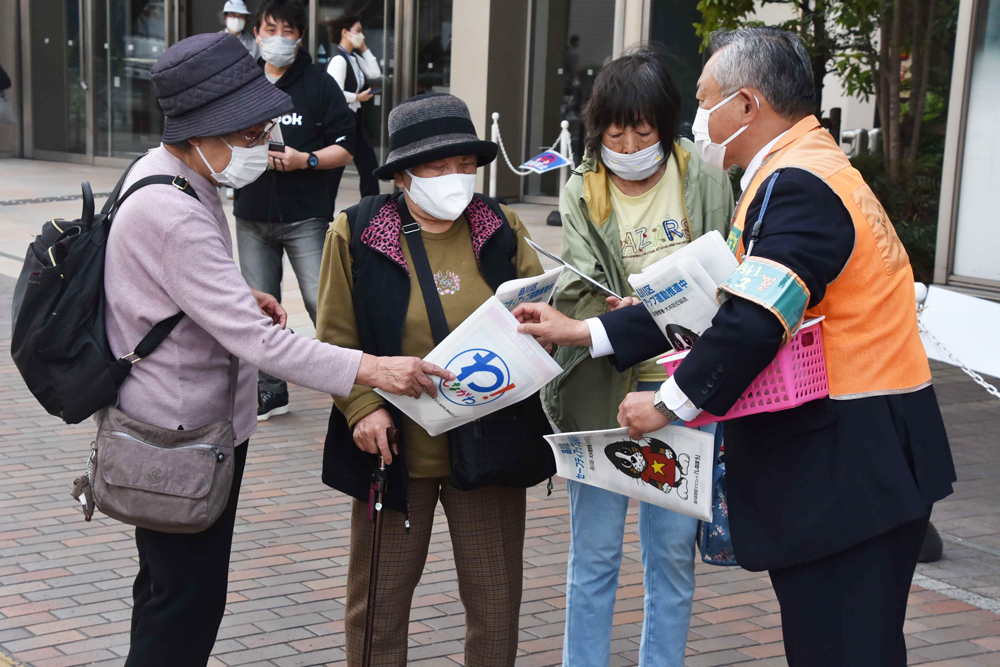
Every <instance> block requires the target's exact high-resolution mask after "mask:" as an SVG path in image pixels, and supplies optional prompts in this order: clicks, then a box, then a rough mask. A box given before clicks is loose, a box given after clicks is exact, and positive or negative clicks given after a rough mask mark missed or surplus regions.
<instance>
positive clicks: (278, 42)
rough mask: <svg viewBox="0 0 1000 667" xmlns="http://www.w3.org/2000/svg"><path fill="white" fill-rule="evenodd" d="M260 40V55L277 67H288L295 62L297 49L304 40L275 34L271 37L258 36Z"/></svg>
mask: <svg viewBox="0 0 1000 667" xmlns="http://www.w3.org/2000/svg"><path fill="white" fill-rule="evenodd" d="M257 41H259V42H260V55H261V57H262V58H264V60H265V62H268V63H270V64H272V65H274V66H275V67H288V66H289V65H291V64H292V63H293V62H295V50H296V49H297V48H298V46H299V44H301V43H302V40H301V39H300V40H298V41H292V40H291V39H289V38H288V37H282V36H281V35H273V36H271V37H263V38H260V37H258V38H257Z"/></svg>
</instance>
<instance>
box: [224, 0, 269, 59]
mask: <svg viewBox="0 0 1000 667" xmlns="http://www.w3.org/2000/svg"><path fill="white" fill-rule="evenodd" d="M219 18H220V19H221V20H222V24H223V25H224V26H226V27H225V28H223V29H222V30H221V31H220V32H228V33H229V34H231V35H234V36H235V37H236V38H237V39H239V40H240V43H241V44H243V46H245V47H246V49H247V51H249V52H250V55H251V56H253V59H254V60H257V59H258V58H260V47H259V46H257V38H256V37H254V34H253V26H252V25H250V24H251V23H252V22H251V21H250V10H249V9H247V3H245V2H244V1H243V0H226V5H225V6H224V7H223V8H222V11H221V12H219Z"/></svg>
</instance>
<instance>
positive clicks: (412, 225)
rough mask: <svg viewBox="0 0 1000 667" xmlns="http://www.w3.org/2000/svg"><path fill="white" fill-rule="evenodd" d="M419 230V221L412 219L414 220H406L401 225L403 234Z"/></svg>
mask: <svg viewBox="0 0 1000 667" xmlns="http://www.w3.org/2000/svg"><path fill="white" fill-rule="evenodd" d="M419 231H420V223H419V222H416V221H414V222H408V223H406V224H405V225H403V233H404V234H414V233H416V232H419Z"/></svg>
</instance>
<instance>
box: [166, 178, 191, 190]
mask: <svg viewBox="0 0 1000 667" xmlns="http://www.w3.org/2000/svg"><path fill="white" fill-rule="evenodd" d="M170 185H172V186H174V187H175V188H177V189H178V190H180V191H182V192H183V191H184V190H187V187H188V179H186V178H184V177H183V176H180V175H177V176H174V180H172V181H171V182H170Z"/></svg>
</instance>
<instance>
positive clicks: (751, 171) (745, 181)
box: [740, 130, 788, 192]
mask: <svg viewBox="0 0 1000 667" xmlns="http://www.w3.org/2000/svg"><path fill="white" fill-rule="evenodd" d="M787 132H788V130H785V131H784V132H782V133H781V134H779V135H778V136H776V137H775V138H774V139H771V141H769V142H767V144H766V145H765V146H764V147H763V148H761V149H760V150H759V151H758V152H757V154H756V155H754V156H753V159H752V160H750V164H748V165H747V170H746V171H744V172H743V176H741V177H740V189H741V190H743V191H744V192H745V191H746V189H747V188H748V187H749V186H750V181H752V180H753V177H754V175H756V173H757V170H758V169H760V165H762V164H763V163H764V158H766V157H767V155H768V153H770V152H771V149H772V148H774V145H775V144H776V143H778V139H781V138H782V137H783V136H785V134H786V133H787Z"/></svg>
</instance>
